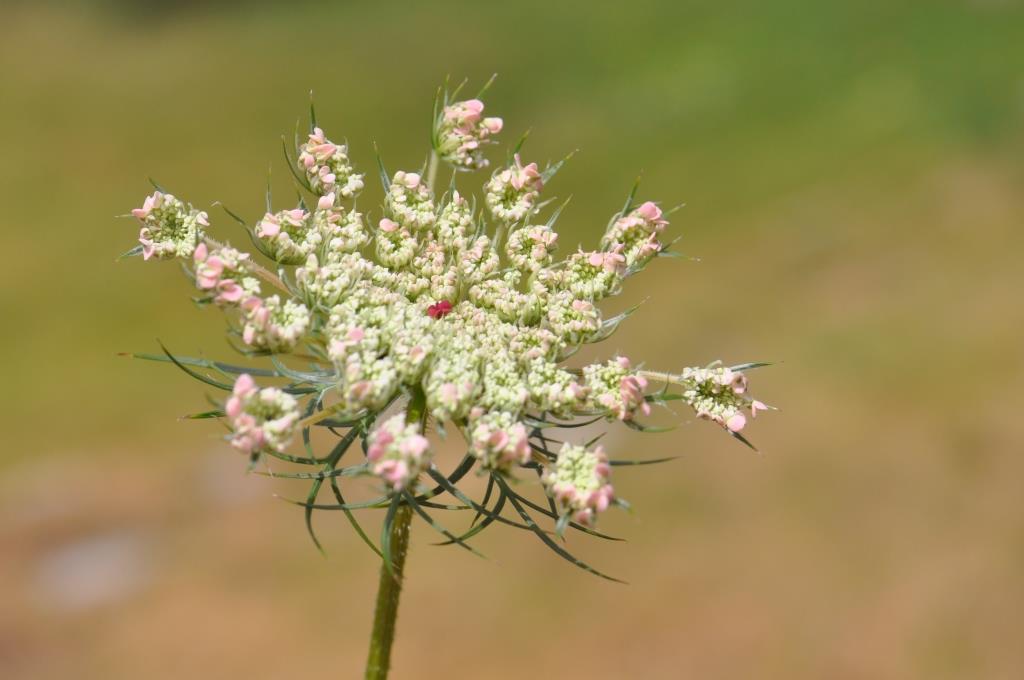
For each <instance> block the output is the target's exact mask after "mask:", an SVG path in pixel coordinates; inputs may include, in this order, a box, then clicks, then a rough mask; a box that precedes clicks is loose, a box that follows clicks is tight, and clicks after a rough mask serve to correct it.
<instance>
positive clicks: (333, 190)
mask: <svg viewBox="0 0 1024 680" xmlns="http://www.w3.org/2000/svg"><path fill="white" fill-rule="evenodd" d="M298 166H299V170H300V171H302V172H305V173H306V180H307V181H308V182H309V186H310V188H311V189H312V190H313V192H315V193H317V194H319V195H320V196H328V195H329V196H331V200H332V202H333V200H334V198H335V197H338V198H352V197H354V196H356V195H358V194H359V192H360V191H362V190H363V176H362V175H360V174H359V173H357V172H356V171H355V170H354V169H353V167H352V164H351V163H350V162H349V159H348V147H347V146H346V145H345V144H335V143H334V142H332V141H330V140H329V139H327V137H326V136H325V135H324V131H323V130H321V129H320V128H314V129H313V132H312V133H310V135H309V140H308V141H307V142H306V143H305V144H303V145H302V146H301V147H300V148H299V157H298Z"/></svg>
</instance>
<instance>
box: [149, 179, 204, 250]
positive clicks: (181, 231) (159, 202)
mask: <svg viewBox="0 0 1024 680" xmlns="http://www.w3.org/2000/svg"><path fill="white" fill-rule="evenodd" d="M132 215H133V216H134V217H135V218H136V219H137V220H139V223H140V224H142V228H141V229H140V230H139V243H140V244H142V257H143V259H146V260H148V259H150V258H152V257H155V258H157V259H170V258H173V257H191V256H192V253H193V252H194V251H195V249H196V246H198V245H199V243H200V242H201V241H202V240H203V234H204V232H203V229H204V228H206V227H208V226H210V222H209V218H208V216H207V214H206V213H205V212H203V211H201V210H196V209H195V208H193V207H192V206H190V205H187V204H185V203H184V202H182V201H181V200H180V199H178V198H175V197H174V196H172V195H171V194H165V193H163V192H160V191H155V192H153V194H152V195H150V196H147V197H146V200H145V201H144V202H143V204H142V207H141V208H135V209H134V210H132Z"/></svg>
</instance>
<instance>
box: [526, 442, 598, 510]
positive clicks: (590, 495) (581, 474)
mask: <svg viewBox="0 0 1024 680" xmlns="http://www.w3.org/2000/svg"><path fill="white" fill-rule="evenodd" d="M610 475H611V466H609V464H608V456H606V455H605V453H604V448H603V447H600V446H598V447H597V448H595V449H593V450H587V449H585V448H584V447H582V446H574V445H572V444H564V445H563V446H562V448H561V450H560V451H559V452H558V458H557V459H556V461H555V464H554V466H553V467H551V468H548V470H547V472H546V473H545V474H544V477H543V483H544V487H545V488H546V489H547V491H548V495H550V496H551V497H552V498H553V499H554V500H555V503H557V504H558V505H559V507H561V508H562V509H563V511H564V512H565V513H566V514H567V516H568V517H570V518H572V521H574V522H576V523H577V524H582V525H583V526H592V525H593V524H594V520H595V519H596V517H597V513H599V512H604V511H605V510H607V509H608V506H609V505H610V504H611V503H612V501H614V500H615V490H614V489H613V488H612V485H611V484H609V483H608V479H609V477H610Z"/></svg>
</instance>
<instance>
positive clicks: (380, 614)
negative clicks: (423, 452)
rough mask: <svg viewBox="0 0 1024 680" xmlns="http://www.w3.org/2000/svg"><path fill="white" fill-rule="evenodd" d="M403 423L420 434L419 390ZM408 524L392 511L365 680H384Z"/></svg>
mask: <svg viewBox="0 0 1024 680" xmlns="http://www.w3.org/2000/svg"><path fill="white" fill-rule="evenodd" d="M405 420H406V422H409V423H419V426H420V431H421V432H422V431H424V429H425V425H426V420H427V398H426V395H425V394H423V389H422V388H419V387H417V388H416V390H415V391H414V392H413V394H412V398H411V399H410V400H409V406H408V407H407V409H406V412H405ZM411 523H412V507H410V506H409V504H408V503H402V504H400V505H399V506H398V509H397V510H396V511H395V517H394V520H393V521H392V524H391V531H390V535H391V569H388V565H387V564H381V565H380V581H379V583H378V585H377V607H376V609H375V610H374V614H373V631H372V632H371V633H370V654H369V656H368V657H367V659H366V680H386V678H387V677H388V670H390V668H391V644H392V643H393V642H394V641H395V623H396V621H397V620H398V599H399V596H400V595H401V594H402V579H403V577H404V575H405V557H406V555H407V554H408V552H409V525H410V524H411Z"/></svg>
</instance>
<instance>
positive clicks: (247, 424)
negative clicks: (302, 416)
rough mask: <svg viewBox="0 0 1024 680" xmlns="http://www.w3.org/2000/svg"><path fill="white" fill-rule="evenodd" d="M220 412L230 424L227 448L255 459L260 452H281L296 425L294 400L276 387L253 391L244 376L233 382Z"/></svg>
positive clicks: (296, 409) (290, 438) (296, 408)
mask: <svg viewBox="0 0 1024 680" xmlns="http://www.w3.org/2000/svg"><path fill="white" fill-rule="evenodd" d="M224 412H225V414H226V415H227V417H228V419H229V420H230V421H231V430H232V432H233V436H232V438H231V445H232V446H234V447H235V448H236V449H238V450H239V451H242V452H244V453H248V454H250V455H255V454H257V453H259V452H260V451H262V450H263V449H271V450H273V451H277V452H283V451H284V450H285V449H286V448H288V444H289V443H291V440H292V435H293V434H294V433H295V426H296V424H297V423H298V421H299V405H298V403H297V402H296V401H295V397H293V396H291V395H290V394H286V393H285V392H282V391H281V390H279V389H278V388H276V387H264V388H263V389H262V390H261V389H259V388H258V387H256V383H255V381H254V380H253V379H252V376H250V375H249V374H247V373H243V374H242V375H240V376H238V378H237V379H236V380H235V385H234V389H233V390H232V392H231V397H230V398H229V399H228V401H227V404H226V405H225V408H224Z"/></svg>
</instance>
